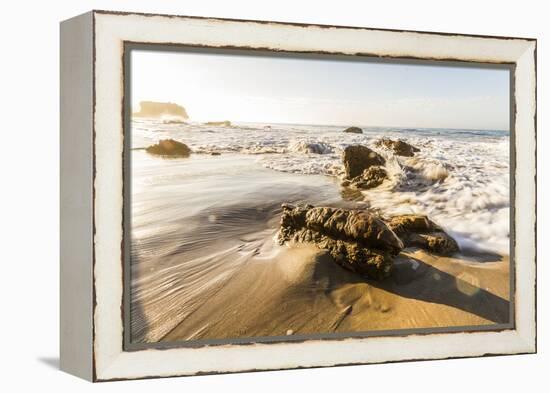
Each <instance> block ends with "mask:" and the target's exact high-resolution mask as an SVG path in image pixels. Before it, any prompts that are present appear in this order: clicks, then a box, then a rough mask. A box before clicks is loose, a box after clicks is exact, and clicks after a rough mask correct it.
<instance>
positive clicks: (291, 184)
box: [124, 47, 514, 345]
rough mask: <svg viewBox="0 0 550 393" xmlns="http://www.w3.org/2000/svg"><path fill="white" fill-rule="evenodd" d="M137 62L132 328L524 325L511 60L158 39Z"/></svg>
mask: <svg viewBox="0 0 550 393" xmlns="http://www.w3.org/2000/svg"><path fill="white" fill-rule="evenodd" d="M127 66H128V70H127V75H128V76H129V78H128V80H127V86H126V94H125V99H127V104H126V106H127V108H128V110H127V111H126V113H125V116H126V119H125V124H126V127H125V138H124V139H125V150H126V153H125V157H126V160H125V164H126V169H125V182H126V183H125V187H127V188H126V189H125V192H126V194H125V195H126V196H125V222H124V229H125V236H126V238H127V243H126V244H127V245H128V247H125V252H126V253H127V256H126V260H127V265H126V268H125V274H126V278H127V281H126V283H127V288H126V290H127V295H126V296H125V301H126V302H127V310H128V311H129V312H128V315H127V317H128V319H127V323H128V326H126V327H125V332H127V334H128V338H129V342H130V343H131V344H147V345H149V344H151V345H157V344H185V343H201V342H202V343H217V342H220V343H223V342H233V341H234V340H238V341H239V342H255V341H262V340H263V341H266V340H267V341H269V340H278V341H285V340H303V339H307V338H308V337H311V338H331V337H335V338H342V337H354V336H358V335H369V334H370V335H385V334H388V335H391V334H409V333H411V334H412V333H415V334H417V333H434V332H443V331H472V330H498V329H505V328H509V327H511V321H512V320H513V310H514V305H513V298H512V296H511V294H513V282H512V280H511V277H512V276H513V274H512V273H513V267H514V264H513V260H512V259H511V255H513V252H512V251H513V250H512V249H511V247H512V245H511V243H510V234H511V232H512V231H513V228H512V226H511V211H513V206H511V203H510V201H511V200H512V198H511V190H512V188H513V187H512V186H511V183H510V170H511V167H512V161H511V157H512V155H511V150H510V146H511V138H513V133H512V130H511V125H512V124H513V123H512V122H511V119H510V117H511V112H512V111H511V109H510V108H511V94H510V91H511V84H510V79H511V75H510V72H511V71H510V69H509V68H504V67H499V66H498V65H482V64H479V65H475V64H474V65H472V64H468V65H462V64H458V63H448V62H444V63H438V62H420V61H412V60H407V61H403V60H398V59H373V58H369V57H361V56H347V57H345V56H340V57H336V56H320V55H301V54H292V53H280V54H267V53H264V52H261V51H258V52H254V51H248V52H244V51H235V50H216V51H212V50H203V49H189V48H187V49H185V48H179V49H174V48H171V49H169V50H166V49H165V50H163V49H158V47H157V49H148V48H134V49H132V50H131V51H130V52H129V54H128V62H127ZM512 144H513V139H512ZM512 233H513V232H512ZM232 340H233V341H232Z"/></svg>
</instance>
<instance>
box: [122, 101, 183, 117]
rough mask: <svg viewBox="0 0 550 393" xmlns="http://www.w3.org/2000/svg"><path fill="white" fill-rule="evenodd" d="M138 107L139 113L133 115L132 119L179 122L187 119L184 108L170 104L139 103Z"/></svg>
mask: <svg viewBox="0 0 550 393" xmlns="http://www.w3.org/2000/svg"><path fill="white" fill-rule="evenodd" d="M139 106H140V109H139V112H135V113H133V116H134V117H147V118H153V119H158V118H163V117H167V118H175V119H181V120H185V119H188V118H189V116H188V115H187V112H186V111H185V108H184V107H182V106H179V105H177V104H174V103H172V102H154V101H142V102H140V103H139Z"/></svg>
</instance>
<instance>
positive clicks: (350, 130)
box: [343, 127, 363, 134]
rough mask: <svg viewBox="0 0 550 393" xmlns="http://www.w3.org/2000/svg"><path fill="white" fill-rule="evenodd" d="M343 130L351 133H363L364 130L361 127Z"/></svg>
mask: <svg viewBox="0 0 550 393" xmlns="http://www.w3.org/2000/svg"><path fill="white" fill-rule="evenodd" d="M343 132H347V133H351V134H362V133H363V130H362V129H361V128H359V127H348V128H346V129H345V130H344V131H343Z"/></svg>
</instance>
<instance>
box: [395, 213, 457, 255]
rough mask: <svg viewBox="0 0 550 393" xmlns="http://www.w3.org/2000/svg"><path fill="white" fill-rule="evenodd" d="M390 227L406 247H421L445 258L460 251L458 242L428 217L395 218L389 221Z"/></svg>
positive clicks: (416, 215) (403, 216) (405, 216)
mask: <svg viewBox="0 0 550 393" xmlns="http://www.w3.org/2000/svg"><path fill="white" fill-rule="evenodd" d="M388 226H389V227H390V228H391V230H392V231H393V232H395V234H396V235H397V236H399V238H400V239H401V240H402V241H403V243H404V245H405V247H419V248H422V249H425V250H427V251H430V252H433V253H435V254H439V255H443V256H449V255H452V254H454V253H456V252H458V251H459V247H458V244H457V242H456V240H455V239H453V238H452V237H451V236H449V235H448V234H447V233H446V232H445V231H444V230H443V229H442V228H441V227H440V226H439V225H437V224H436V223H434V222H433V221H431V220H430V219H429V218H428V217H426V216H423V215H418V214H406V215H401V216H394V217H392V218H391V219H390V220H389V221H388Z"/></svg>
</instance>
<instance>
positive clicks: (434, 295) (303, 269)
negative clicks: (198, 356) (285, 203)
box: [162, 245, 510, 341]
mask: <svg viewBox="0 0 550 393" xmlns="http://www.w3.org/2000/svg"><path fill="white" fill-rule="evenodd" d="M508 277H509V259H508V257H507V256H497V255H492V254H485V255H477V256H472V257H461V258H443V257H435V256H433V255H429V254H428V253H426V252H424V251H421V250H412V249H411V250H406V251H405V252H402V253H401V254H400V256H399V257H398V258H397V259H396V264H395V269H394V273H393V274H392V277H391V278H389V279H387V280H385V281H383V282H377V281H372V280H368V279H364V278H362V277H360V276H358V275H357V274H354V273H351V272H348V271H346V270H344V269H343V268H341V267H340V266H338V265H336V264H335V263H334V262H333V261H332V260H331V257H330V256H329V255H328V254H326V252H324V251H320V250H318V249H316V248H315V247H314V246H307V245H306V246H304V245H301V246H294V247H291V248H287V247H285V248H283V249H282V251H281V252H279V253H278V254H277V255H276V256H275V257H274V258H272V259H270V260H266V259H254V258H253V259H251V260H250V261H248V262H247V263H246V264H245V265H243V266H242V267H241V269H240V270H239V272H238V273H236V274H234V275H233V276H232V278H231V280H228V281H227V282H226V283H225V285H224V286H223V287H222V288H220V289H219V290H217V291H216V292H215V293H214V294H212V295H211V296H210V297H209V298H208V299H207V300H206V301H205V302H204V303H203V304H202V305H201V306H200V307H197V308H196V309H195V311H194V312H192V313H191V314H190V315H188V316H187V317H186V318H185V319H184V320H183V321H181V322H180V323H179V324H178V325H177V326H176V327H175V328H173V329H172V330H171V331H170V332H168V333H167V334H166V335H165V336H164V337H163V338H162V341H180V340H204V339H223V338H247V337H267V336H285V335H290V334H293V335H296V334H319V333H334V332H338V333H349V332H365V331H373V330H374V331H375V330H393V329H409V328H436V327H452V326H471V325H491V324H500V323H507V322H508V321H509V297H510V294H509V279H508Z"/></svg>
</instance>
